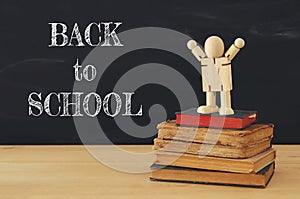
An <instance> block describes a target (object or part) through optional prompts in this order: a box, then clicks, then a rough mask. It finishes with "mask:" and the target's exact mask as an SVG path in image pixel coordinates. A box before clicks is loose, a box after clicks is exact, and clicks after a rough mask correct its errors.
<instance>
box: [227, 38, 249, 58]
mask: <svg viewBox="0 0 300 199" xmlns="http://www.w3.org/2000/svg"><path fill="white" fill-rule="evenodd" d="M244 46H245V41H244V40H243V39H242V38H237V39H236V40H235V41H234V44H232V45H231V46H230V47H229V49H228V50H227V52H226V53H225V57H227V58H228V60H229V61H231V60H232V59H233V58H234V57H235V56H236V54H237V53H238V52H239V51H240V49H242V48H243V47H244Z"/></svg>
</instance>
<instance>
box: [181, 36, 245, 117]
mask: <svg viewBox="0 0 300 199" xmlns="http://www.w3.org/2000/svg"><path fill="white" fill-rule="evenodd" d="M187 46H188V48H189V49H190V50H191V51H192V53H193V55H194V56H195V57H196V58H197V60H198V61H199V62H201V65H202V66H201V71H202V89H203V91H204V92H206V105H203V106H200V107H199V108H198V109H197V112H198V113H202V114H210V113H215V112H219V114H220V115H232V114H234V111H233V109H232V108H231V96H230V91H231V90H232V77H231V60H232V59H233V58H234V57H235V56H236V55H237V53H238V52H239V50H240V49H241V48H243V47H244V46H245V41H244V40H243V39H241V38H237V39H236V40H235V41H234V44H232V45H231V46H230V48H229V49H228V50H227V52H226V53H225V55H224V43H223V41H222V39H221V38H220V37H218V36H211V37H209V38H207V39H206V41H205V44H204V49H205V52H204V51H203V50H202V49H201V48H200V47H199V46H198V45H197V42H196V41H194V40H190V41H189V42H188V43H187ZM216 92H220V98H221V107H220V108H219V107H218V106H217V105H216Z"/></svg>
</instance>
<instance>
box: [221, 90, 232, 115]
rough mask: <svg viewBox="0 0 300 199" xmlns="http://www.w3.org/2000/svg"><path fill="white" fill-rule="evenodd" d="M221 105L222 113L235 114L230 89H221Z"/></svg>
mask: <svg viewBox="0 0 300 199" xmlns="http://www.w3.org/2000/svg"><path fill="white" fill-rule="evenodd" d="M220 97H221V107H220V109H219V114H220V115H233V114H234V111H233V109H232V108H231V96H230V91H221V92H220Z"/></svg>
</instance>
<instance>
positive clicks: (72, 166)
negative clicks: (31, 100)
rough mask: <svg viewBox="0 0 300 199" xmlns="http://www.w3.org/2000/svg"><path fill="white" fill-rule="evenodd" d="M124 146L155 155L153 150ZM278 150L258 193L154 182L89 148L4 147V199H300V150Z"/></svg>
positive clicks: (0, 180) (0, 149)
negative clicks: (267, 179)
mask: <svg viewBox="0 0 300 199" xmlns="http://www.w3.org/2000/svg"><path fill="white" fill-rule="evenodd" d="M122 147H123V148H124V149H126V150H128V151H134V152H143V151H145V150H151V146H150V145H135V146H134V145H130V146H122ZM274 148H275V149H276V150H277V159H276V163H277V165H276V171H275V174H274V176H273V179H272V180H271V182H270V183H269V185H268V187H267V188H265V189H258V188H245V187H231V186H216V185H202V184H184V183H166V182H152V181H150V180H149V179H148V178H149V175H150V174H149V173H144V174H129V173H124V172H120V171H116V170H113V169H111V168H108V167H106V166H104V165H102V164H101V163H100V162H98V161H97V160H96V159H94V158H93V157H92V156H91V155H90V154H89V153H88V152H87V150H86V149H85V148H84V146H77V145H75V146H74V145H73V146H47V145H46V146H0V157H1V159H0V198H4V199H6V198H22V199H23V198H36V199H43V198H64V199H66V198H72V199H73V198H130V199H132V198H155V199H159V198H172V199H174V198H198V199H200V198H205V199H207V198H222V199H226V198H238V199H243V198H255V199H266V198H272V199H273V198H285V199H289V198H300V145H275V146H274ZM127 163H129V164H130V161H128V162H127Z"/></svg>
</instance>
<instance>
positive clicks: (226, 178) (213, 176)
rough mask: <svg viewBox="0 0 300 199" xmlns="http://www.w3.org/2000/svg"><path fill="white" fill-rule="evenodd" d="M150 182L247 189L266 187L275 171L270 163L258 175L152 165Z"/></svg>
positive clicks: (273, 164)
mask: <svg viewBox="0 0 300 199" xmlns="http://www.w3.org/2000/svg"><path fill="white" fill-rule="evenodd" d="M151 168H152V169H153V171H152V175H151V177H150V179H151V180H154V181H168V182H186V183H204V184H222V185H237V186H249V187H266V186H267V184H268V182H269V181H270V179H271V178H272V175H273V173H274V169H275V163H272V164H270V165H268V166H266V167H265V168H263V169H262V170H260V171H259V172H258V173H249V174H245V173H230V172H222V171H210V170H201V169H190V168H182V167H174V166H166V167H164V166H162V165H157V164H154V165H152V166H151Z"/></svg>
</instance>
